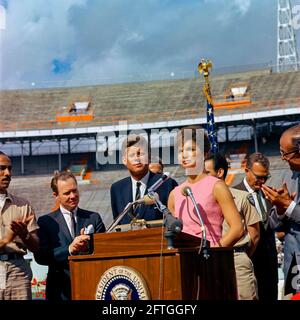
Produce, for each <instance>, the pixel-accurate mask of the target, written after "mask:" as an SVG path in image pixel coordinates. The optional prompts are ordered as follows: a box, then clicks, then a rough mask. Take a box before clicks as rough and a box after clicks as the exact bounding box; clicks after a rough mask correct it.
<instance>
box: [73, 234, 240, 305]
mask: <svg viewBox="0 0 300 320" xmlns="http://www.w3.org/2000/svg"><path fill="white" fill-rule="evenodd" d="M164 232H165V229H163V228H149V229H143V230H136V231H127V232H113V233H102V234H94V235H93V246H94V253H93V254H90V255H78V256H71V257H69V260H70V271H71V285H72V299H73V300H95V299H96V295H97V288H98V285H101V284H100V279H102V280H101V281H102V282H103V281H104V280H105V279H103V274H105V273H106V272H107V270H109V269H110V268H112V267H114V266H125V267H129V268H132V269H133V270H135V271H137V272H138V274H140V275H141V276H142V278H143V279H144V282H145V283H146V286H147V287H148V290H149V299H151V300H158V299H162V300H195V299H200V300H236V298H237V291H236V279H235V270H234V261H233V251H232V249H229V248H212V249H209V255H210V256H209V258H208V259H205V258H204V257H203V255H202V254H200V255H199V254H198V249H199V245H200V241H201V239H200V238H197V237H194V236H191V235H189V234H186V233H183V232H182V233H179V234H177V235H175V237H174V249H168V248H167V241H166V239H165V237H164ZM197 247H198V248H197ZM108 273H109V272H108ZM101 277H102V278H101ZM105 277H106V276H105ZM105 277H104V278H105ZM102 282H101V283H102ZM117 289H118V288H117Z"/></svg>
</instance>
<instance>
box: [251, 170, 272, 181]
mask: <svg viewBox="0 0 300 320" xmlns="http://www.w3.org/2000/svg"><path fill="white" fill-rule="evenodd" d="M248 169H249V170H250V171H251V172H252V174H253V175H254V177H255V179H256V180H268V179H270V178H271V175H270V174H267V175H265V176H258V175H257V174H255V173H254V172H253V171H252V170H251V169H250V168H248Z"/></svg>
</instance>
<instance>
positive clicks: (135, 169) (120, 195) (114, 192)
mask: <svg viewBox="0 0 300 320" xmlns="http://www.w3.org/2000/svg"><path fill="white" fill-rule="evenodd" d="M149 158H150V157H149V152H148V142H147V140H146V139H145V138H143V137H142V136H140V135H129V136H128V137H127V139H126V140H125V141H124V142H123V145H122V161H123V164H124V165H125V166H126V167H127V169H128V171H129V173H130V176H129V177H126V178H124V179H122V180H119V181H117V182H115V183H113V184H112V186H111V189H110V196H111V208H112V213H113V218H114V219H116V217H117V216H118V215H119V214H120V213H121V212H122V211H123V210H124V208H125V207H126V205H127V204H128V203H129V202H133V201H135V200H138V199H140V198H142V197H143V196H144V195H146V194H147V191H148V189H149V187H151V186H152V185H153V184H154V183H155V182H156V181H158V180H159V179H160V178H161V177H162V175H161V174H155V173H152V172H151V171H150V170H149ZM176 186H177V182H176V181H175V180H173V179H172V178H169V179H168V180H166V181H164V183H163V184H162V185H161V186H160V187H159V188H158V189H157V190H155V192H157V193H158V195H159V199H160V201H161V202H162V203H163V204H164V205H165V206H167V202H168V197H169V194H170V192H171V191H172V190H173V189H174V188H175V187H176ZM162 217H163V216H162V213H161V212H160V211H159V210H158V209H157V208H156V207H155V205H147V206H146V205H138V206H136V207H133V208H132V209H131V210H130V211H129V212H128V214H127V215H125V216H124V217H123V219H122V220H121V221H120V224H127V223H130V222H131V221H132V219H133V218H137V219H145V220H146V221H150V220H159V219H162Z"/></svg>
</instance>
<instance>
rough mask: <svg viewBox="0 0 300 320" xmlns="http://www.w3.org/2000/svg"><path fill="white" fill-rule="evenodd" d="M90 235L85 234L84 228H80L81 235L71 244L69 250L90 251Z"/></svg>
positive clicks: (72, 252) (71, 251)
mask: <svg viewBox="0 0 300 320" xmlns="http://www.w3.org/2000/svg"><path fill="white" fill-rule="evenodd" d="M89 240H90V236H89V235H86V234H84V228H82V229H81V230H80V235H79V236H77V237H76V238H75V239H74V240H73V242H72V243H71V244H70V246H69V252H70V253H71V254H77V253H79V252H85V251H88V241H89Z"/></svg>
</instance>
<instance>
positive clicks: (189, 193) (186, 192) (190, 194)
mask: <svg viewBox="0 0 300 320" xmlns="http://www.w3.org/2000/svg"><path fill="white" fill-rule="evenodd" d="M181 193H182V194H183V195H184V196H186V197H189V198H190V199H191V200H192V202H193V205H194V207H195V210H196V213H197V216H198V218H199V221H200V224H201V231H202V234H203V248H204V256H205V257H206V258H208V253H207V248H206V229H205V226H204V222H203V219H202V216H201V213H200V210H199V207H198V205H197V202H196V200H195V197H194V195H193V191H192V189H191V188H190V187H188V186H187V187H184V188H182V190H181ZM200 250H201V248H200ZM199 252H200V251H199Z"/></svg>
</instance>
